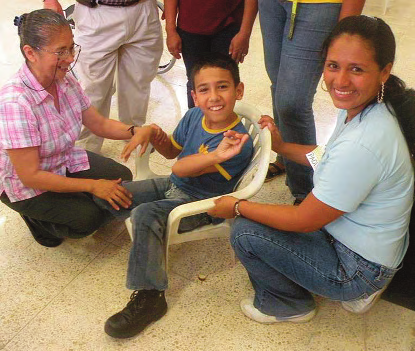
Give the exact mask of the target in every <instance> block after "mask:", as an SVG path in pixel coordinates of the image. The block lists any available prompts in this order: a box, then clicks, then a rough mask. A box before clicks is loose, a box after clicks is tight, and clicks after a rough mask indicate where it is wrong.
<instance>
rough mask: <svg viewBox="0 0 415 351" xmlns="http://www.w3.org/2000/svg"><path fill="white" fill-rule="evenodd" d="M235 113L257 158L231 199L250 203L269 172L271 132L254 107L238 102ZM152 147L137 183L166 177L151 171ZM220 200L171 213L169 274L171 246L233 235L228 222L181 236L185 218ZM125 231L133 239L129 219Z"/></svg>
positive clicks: (139, 159) (141, 163)
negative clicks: (260, 123) (262, 126)
mask: <svg viewBox="0 0 415 351" xmlns="http://www.w3.org/2000/svg"><path fill="white" fill-rule="evenodd" d="M234 111H235V112H236V113H237V114H238V115H239V116H240V117H241V119H242V123H243V124H244V126H245V128H246V129H247V131H248V132H249V134H250V135H251V138H252V140H253V142H254V154H253V155H254V156H253V158H252V160H251V162H250V164H249V166H248V167H247V169H246V170H245V172H244V174H243V176H242V177H241V179H240V181H239V183H238V184H237V185H236V190H235V191H234V192H232V193H230V194H228V195H230V196H234V197H236V198H238V199H249V198H250V197H252V196H254V195H255V194H256V193H257V192H258V191H259V190H260V189H261V187H262V184H263V183H264V180H265V176H266V174H267V170H268V164H269V162H270V154H271V133H270V132H269V130H268V128H265V129H260V127H259V124H258V123H257V121H258V120H259V118H260V117H261V113H260V112H259V111H258V110H257V109H256V108H254V107H253V106H250V105H247V104H244V103H242V102H239V101H238V102H237V104H236V105H235V109H234ZM150 150H151V146H150V145H149V147H148V148H147V150H146V153H145V154H144V155H143V156H141V157H137V159H136V167H137V172H136V174H137V176H136V178H135V180H143V179H149V178H157V177H165V175H164V176H161V175H158V174H155V173H154V172H152V170H151V169H150V167H149V157H150ZM219 197H220V196H217V197H213V198H209V199H205V200H200V201H196V202H191V203H188V204H184V205H180V206H178V207H176V208H175V209H174V210H173V211H171V212H170V215H169V217H168V220H167V229H166V240H165V245H166V246H165V264H166V271H167V267H168V249H169V245H172V244H179V243H183V242H187V241H193V240H201V239H207V238H218V237H227V236H229V233H230V227H231V224H232V221H233V220H225V221H224V222H222V223H220V224H209V225H205V226H202V227H200V228H197V229H195V230H192V231H190V232H185V233H181V234H179V233H178V229H179V223H180V220H181V219H182V218H184V217H188V216H192V215H195V214H199V213H203V212H207V211H208V210H209V209H210V208H212V207H213V206H214V200H215V199H217V198H219ZM125 224H126V227H127V229H128V232H129V234H130V237H131V239H132V238H133V236H132V224H131V221H130V218H127V219H126V221H125Z"/></svg>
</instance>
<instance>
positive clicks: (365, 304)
mask: <svg viewBox="0 0 415 351" xmlns="http://www.w3.org/2000/svg"><path fill="white" fill-rule="evenodd" d="M385 290H386V286H385V287H384V288H383V289H380V290H379V291H376V292H375V293H374V294H372V295H370V296H369V297H367V298H366V299H357V300H352V301H342V307H343V308H344V309H345V310H346V311H349V312H352V313H356V314H363V313H365V312H367V311H369V310H370V309H371V308H372V307H373V306H374V305H375V303H376V301H377V300H378V299H379V298H380V295H382V293H383V292H384V291H385Z"/></svg>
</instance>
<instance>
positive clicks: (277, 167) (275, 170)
mask: <svg viewBox="0 0 415 351" xmlns="http://www.w3.org/2000/svg"><path fill="white" fill-rule="evenodd" d="M284 173H285V167H284V165H282V164H281V163H279V162H277V161H275V162H272V163H270V164H269V166H268V172H267V175H266V176H265V182H270V181H271V180H273V179H275V178H276V177H278V176H279V175H281V174H284Z"/></svg>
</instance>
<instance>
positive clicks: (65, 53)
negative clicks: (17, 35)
mask: <svg viewBox="0 0 415 351" xmlns="http://www.w3.org/2000/svg"><path fill="white" fill-rule="evenodd" d="M36 49H37V50H40V51H44V52H48V53H50V54H55V55H56V56H57V57H58V59H59V60H65V59H67V58H68V57H69V56H73V57H76V56H78V55H79V53H80V52H81V45H78V44H74V46H73V47H72V48H70V49H63V50H60V51H49V50H46V49H41V48H39V47H36Z"/></svg>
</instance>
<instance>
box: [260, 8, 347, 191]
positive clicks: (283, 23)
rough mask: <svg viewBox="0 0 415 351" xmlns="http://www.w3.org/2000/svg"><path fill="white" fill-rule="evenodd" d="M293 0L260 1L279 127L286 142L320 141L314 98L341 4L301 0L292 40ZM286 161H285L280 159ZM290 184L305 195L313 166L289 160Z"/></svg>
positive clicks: (264, 41)
mask: <svg viewBox="0 0 415 351" xmlns="http://www.w3.org/2000/svg"><path fill="white" fill-rule="evenodd" d="M292 4H293V3H292V2H289V1H286V2H284V1H281V0H280V1H278V0H259V2H258V6H259V19H260V25H261V32H262V38H263V43H264V60H265V68H266V70H267V73H268V77H269V79H270V81H271V97H272V106H273V114H274V120H275V123H276V125H277V126H278V128H279V129H280V131H281V135H282V138H283V139H284V141H285V142H289V143H296V144H303V145H315V144H316V128H315V124H314V114H313V108H312V106H313V100H314V94H315V93H316V88H317V85H318V82H319V79H320V77H321V73H322V71H323V58H322V57H321V47H322V44H323V42H324V40H325V39H326V37H327V36H328V35H329V34H330V32H331V31H332V29H333V28H334V26H335V25H336V23H337V20H338V17H339V13H340V8H341V4H334V3H326V4H323V3H322V4H308V3H299V4H298V8H297V16H296V20H295V27H294V34H293V37H292V39H291V40H289V39H288V33H289V28H290V21H291V9H292ZM279 161H280V162H282V161H283V160H282V159H279ZM284 163H285V167H286V171H287V181H286V182H287V185H288V187H289V189H290V191H291V193H292V195H293V196H295V197H296V198H305V197H306V196H307V194H308V193H309V192H310V191H311V189H312V188H313V180H312V177H313V170H312V168H311V167H306V166H303V165H299V164H297V163H295V162H293V161H289V160H287V159H284Z"/></svg>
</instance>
